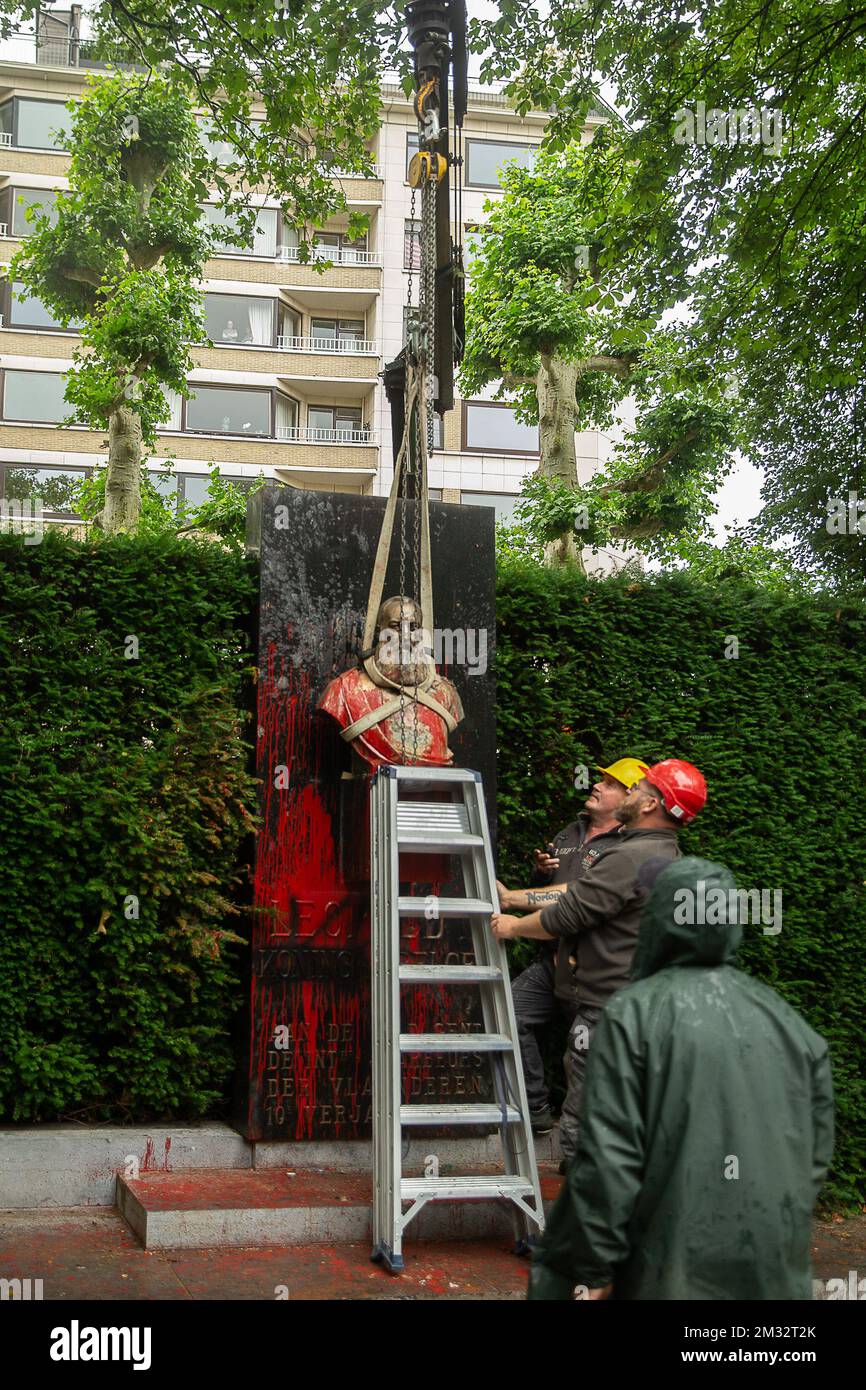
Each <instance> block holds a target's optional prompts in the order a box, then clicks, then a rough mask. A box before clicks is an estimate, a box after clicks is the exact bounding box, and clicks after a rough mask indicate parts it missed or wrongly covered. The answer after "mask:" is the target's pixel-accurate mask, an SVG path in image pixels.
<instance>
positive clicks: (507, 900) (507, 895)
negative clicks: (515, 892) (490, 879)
mask: <svg viewBox="0 0 866 1390" xmlns="http://www.w3.org/2000/svg"><path fill="white" fill-rule="evenodd" d="M496 891H497V893H498V894H499V906H500V908H501V910H502V911H503V912H507V911H508V909H509V908H511V907H514V903H513V902H512V901H511V889H510V888H506V887H505V884H504V883H500V882H499V879H497V880H496Z"/></svg>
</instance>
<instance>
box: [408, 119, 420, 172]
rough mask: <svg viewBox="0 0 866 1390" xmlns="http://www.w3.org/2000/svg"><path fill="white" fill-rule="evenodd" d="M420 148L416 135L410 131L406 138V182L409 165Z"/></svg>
mask: <svg viewBox="0 0 866 1390" xmlns="http://www.w3.org/2000/svg"><path fill="white" fill-rule="evenodd" d="M420 148H421V146H420V144H419V142H418V136H417V134H415V133H413V132H412V131H410V132H409V134H408V135H407V136H406V182H407V183H408V181H409V165H410V164H411V163H412V160H413V159H414V158H415V156H416V154H417V153H418V151H419V149H420Z"/></svg>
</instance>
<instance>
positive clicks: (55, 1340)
mask: <svg viewBox="0 0 866 1390" xmlns="http://www.w3.org/2000/svg"><path fill="white" fill-rule="evenodd" d="M150 1336H151V1329H150V1328H149V1327H81V1326H79V1323H78V1320H77V1318H73V1320H72V1323H71V1325H70V1326H69V1327H55V1328H52V1331H51V1348H50V1352H49V1354H50V1356H51V1360H52V1361H131V1362H132V1363H133V1365H132V1369H133V1370H134V1371H148V1370H150Z"/></svg>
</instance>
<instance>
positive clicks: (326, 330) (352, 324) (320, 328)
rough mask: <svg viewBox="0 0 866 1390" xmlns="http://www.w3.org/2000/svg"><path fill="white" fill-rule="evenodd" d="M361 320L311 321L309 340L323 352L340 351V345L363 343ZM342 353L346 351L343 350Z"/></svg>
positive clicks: (362, 321) (362, 322) (362, 323)
mask: <svg viewBox="0 0 866 1390" xmlns="http://www.w3.org/2000/svg"><path fill="white" fill-rule="evenodd" d="M364 332H365V328H364V320H363V319H311V320H310V339H311V341H312V345H313V347H314V348H319V349H320V350H321V351H323V352H328V351H329V350H330V351H340V344H341V343H349V344H351V343H362V342H363V341H364ZM342 350H343V351H345V350H346V349H345V348H343V349H342Z"/></svg>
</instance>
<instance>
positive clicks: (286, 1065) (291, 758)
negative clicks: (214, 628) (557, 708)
mask: <svg viewBox="0 0 866 1390" xmlns="http://www.w3.org/2000/svg"><path fill="white" fill-rule="evenodd" d="M384 510H385V499H384V498H376V497H357V496H350V495H344V494H339V493H324V492H312V491H310V492H306V491H300V490H298V489H295V488H288V487H280V486H278V485H275V484H269V485H268V486H266V487H265V488H264V489H263V490H262V491H261V492H260V493H258V494H256V495H255V496H254V498H253V499H252V500H251V505H250V513H249V517H248V542H249V545H250V547H251V548H252V549H254V550H255V551H257V552H258V554H259V557H260V596H259V597H260V608H259V631H258V685H257V696H258V699H257V709H258V721H257V722H258V736H257V743H256V750H257V751H256V770H257V776H258V777H259V778H260V798H259V803H260V804H259V814H260V818H261V827H260V830H259V833H258V835H257V838H256V853H255V865H254V903H253V926H252V940H251V956H250V993H249V1014H248V1018H247V1020H246V1024H245V1030H244V1032H245V1043H244V1055H243V1058H242V1066H241V1076H240V1081H239V1085H238V1090H237V1103H236V1108H235V1123H236V1125H237V1127H238V1128H239V1129H240V1131H241V1132H242V1133H243V1134H244V1135H245V1136H246V1137H247V1138H249V1139H256V1140H276V1139H285V1140H303V1139H317V1140H322V1139H334V1140H337V1139H352V1138H361V1137H366V1136H368V1135H369V1133H370V1125H371V1090H370V978H369V971H370V966H369V942H370V921H369V841H368V802H369V777H367V776H358V775H353V770H352V759H351V754H350V750H349V748H348V747H347V745H346V744H345V743H344V742H343V741H342V740H341V739H340V737H339V735H338V732H337V729H336V725H335V724H334V723H333V722H332V721H331V720H330V719H328V718H327V717H326V716H324V715H322V714H317V713H316V704H317V701H318V700H319V698H320V696H321V694H322V692H323V690H324V689H325V687H326V685H327V684H328V682H329V681H330V680H331V679H332V678H333V677H334V676H335V675H338V674H340V673H341V672H342V671H344V670H346V669H347V668H348V667H350V666H351V665H352V664H353V663H354V662H355V661H356V659H357V653H358V652H359V650H360V647H361V638H362V634H363V626H364V617H365V613H366V604H367V595H368V589H369V585H370V577H371V571H372V566H373V560H374V557H375V552H376V544H377V541H378V537H379V532H380V529H381V524H382V518H383V515H384ZM412 511H413V504H411V503H410V504H407V532H408V534H409V535H410V536H411V534H412ZM430 512H431V537H432V553H433V593H434V607H435V623H436V628H437V632H438V636H437V639H436V641H437V654H438V655H441V660H440V662H439V667H440V670H441V671H442V672H443V674H446V675H447V676H448V677H449V678H450V679H451V680H452V681H453V682H454V684H455V686H456V687H457V689H458V692H459V694H460V697H461V700H462V702H463V706H464V709H465V716H466V717H465V719H464V721H463V722H462V723H461V724H460V725H459V727H458V729H457V730H456V732H455V733H453V734H452V735H451V738H450V746H451V747H452V749H453V750H454V762H455V765H456V766H460V767H469V768H473V769H476V770H477V771H479V772H481V774H482V776H483V778H484V787H485V792H486V796H487V804H488V814H489V816H490V822H491V828H492V831H493V833H494V835H495V825H496V820H495V792H496V783H495V749H496V729H495V691H494V675H493V659H494V651H495V609H494V602H495V587H494V586H495V577H494V576H495V571H494V520H493V511H492V509H487V508H482V507H463V506H454V505H449V504H445V503H438V502H433V503H431V507H430ZM395 532H396V528H395ZM394 552H395V553H394V555H393V556H392V563H391V568H390V570H389V574H388V579H387V582H386V585H385V594H386V596H387V595H390V594H396V593H399V590H400V582H399V568H398V563H397V556H396V544H395V546H394ZM410 573H411V566H410ZM408 587H409V585H408V584H407V588H408ZM427 862H428V863H429V861H427ZM417 872H419V873H424V872H425V870H424V869H423V868H419V869H418V870H417ZM426 872H427V873H430V869H429V868H427V869H426ZM460 884H461V879H460V877H459V865H458V864H457V862H456V861H454V860H449V859H447V858H446V859H445V860H444V861H443V860H441V859H440V860H439V861H436V878H435V879H432V878H431V880H430V881H429V882H427V883H423V882H421V881H420V880H416V881H415V882H414V884H413V886H412V887H411V889H408V890H406V891H412V892H415V893H421V894H422V895H423V894H424V893H429V894H431V895H435V894H437V893H442V894H445V895H447V894H448V892H449V889H450V890H451V891H452V892H454V891H460V887H459V885H460ZM401 934H402V943H403V944H402V950H403V955H404V957H405V958H406V959H407V960H412V961H415V962H417V963H422V962H424V961H434V960H438V961H444V960H449V961H452V962H456V961H458V960H461V959H467V960H468V959H471V956H470V955H469V954H468V952H469V951H470V945H469V936H468V931H465V932H463V931H462V929H461V928H459V927H458V928H457V929H456V930H455V929H454V928H452V927H451V926H450V925H448V926H447V927H445V929H444V932H443V924H442V922H441V920H438V919H436V917H435V916H434V915H432V914H431V916H430V919H429V920H428V919H427V917H422V918H420V919H419V920H417V921H413V920H406V921H404V922H403V923H402V924H401ZM403 993H404V1013H405V1023H404V1027H406V1028H408V1029H413V1030H418V1031H436V1030H437V1029H442V1030H443V1031H449V1032H450V1031H460V1030H465V1031H466V1033H467V1053H466V1054H465V1055H464V1054H458V1055H444V1056H441V1057H430V1056H418V1057H409V1058H407V1059H406V1062H405V1064H404V1101H405V1103H411V1102H412V1101H413V1100H414V1101H422V1100H423V1101H425V1102H426V1103H428V1104H430V1103H435V1102H437V1101H439V1102H442V1103H448V1102H449V1101H450V1102H459V1101H461V1100H469V1099H472V1098H475V1099H483V1098H486V1097H487V1095H488V1094H489V1090H488V1084H487V1074H486V1067H485V1065H484V1059H483V1058H482V1057H481V1056H479V1055H478V1054H477V1053H476V1054H473V1053H472V1052H471V1035H472V1033H473V1032H478V1031H481V1030H482V1022H481V1015H480V1008H479V1003H478V993H477V989H476V990H473V989H472V988H470V987H463V988H459V987H455V988H449V989H441V988H440V989H435V990H433V989H430V988H426V989H425V988H411V989H406V990H404V992H403Z"/></svg>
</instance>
